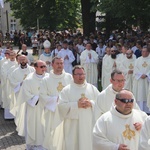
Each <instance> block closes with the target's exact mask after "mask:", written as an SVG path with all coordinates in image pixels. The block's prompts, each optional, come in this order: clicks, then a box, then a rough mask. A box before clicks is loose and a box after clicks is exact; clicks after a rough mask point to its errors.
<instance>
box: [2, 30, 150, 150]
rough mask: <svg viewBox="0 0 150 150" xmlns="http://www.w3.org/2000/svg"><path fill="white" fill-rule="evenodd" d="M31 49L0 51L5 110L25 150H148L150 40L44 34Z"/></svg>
mask: <svg viewBox="0 0 150 150" xmlns="http://www.w3.org/2000/svg"><path fill="white" fill-rule="evenodd" d="M21 34H22V37H24V36H25V34H24V33H21ZM20 41H21V40H20ZM31 43H32V48H33V53H32V54H30V53H29V52H28V51H27V43H25V42H21V43H20V45H19V50H18V52H15V51H14V50H13V46H11V44H10V43H9V42H7V43H6V45H5V47H4V46H2V45H1V50H0V52H1V57H0V74H1V75H0V81H1V82H0V96H1V97H0V100H1V101H0V105H1V107H2V108H3V109H4V118H5V119H14V122H15V124H16V131H17V132H18V135H20V136H24V137H25V141H26V149H27V150H149V149H150V127H149V125H150V124H149V122H150V117H148V114H149V113H150V111H149V108H150V94H149V90H150V86H149V79H150V55H149V52H150V34H148V33H145V34H144V33H140V34H137V35H134V34H133V33H131V32H126V33H124V32H122V33H119V32H113V33H112V34H111V36H110V37H109V39H106V37H105V34H104V33H97V34H94V33H93V34H91V35H90V37H88V38H87V37H83V36H82V34H81V33H71V32H68V31H67V32H62V33H57V32H51V33H50V32H47V31H46V32H44V33H43V32H42V31H41V32H39V34H36V33H33V35H32V36H31ZM37 54H38V59H37V60H35V57H33V55H37Z"/></svg>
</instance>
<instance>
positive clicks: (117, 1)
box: [92, 0, 150, 30]
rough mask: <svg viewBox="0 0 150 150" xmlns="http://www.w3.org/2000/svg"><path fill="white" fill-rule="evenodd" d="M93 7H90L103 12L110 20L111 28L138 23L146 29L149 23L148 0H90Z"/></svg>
mask: <svg viewBox="0 0 150 150" xmlns="http://www.w3.org/2000/svg"><path fill="white" fill-rule="evenodd" d="M92 1H93V2H94V3H95V7H93V8H92V9H93V10H94V9H96V10H99V11H100V12H102V13H105V14H106V16H107V17H109V19H110V20H111V21H112V24H113V25H112V26H111V28H112V29H116V28H118V26H119V27H120V28H124V27H125V26H128V27H131V25H139V26H140V27H141V28H143V30H146V29H147V28H148V27H149V24H150V20H149V18H150V2H149V0H144V1H141V0H99V2H97V0H92Z"/></svg>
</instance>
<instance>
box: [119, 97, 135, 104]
mask: <svg viewBox="0 0 150 150" xmlns="http://www.w3.org/2000/svg"><path fill="white" fill-rule="evenodd" d="M116 99H117V100H119V101H121V102H122V103H133V102H134V99H125V98H122V99H120V98H116Z"/></svg>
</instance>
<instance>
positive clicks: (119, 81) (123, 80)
mask: <svg viewBox="0 0 150 150" xmlns="http://www.w3.org/2000/svg"><path fill="white" fill-rule="evenodd" d="M112 80H113V81H116V82H118V83H121V82H125V81H126V80H125V79H122V80H117V79H112Z"/></svg>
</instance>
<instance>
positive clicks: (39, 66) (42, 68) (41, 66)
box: [34, 60, 46, 75]
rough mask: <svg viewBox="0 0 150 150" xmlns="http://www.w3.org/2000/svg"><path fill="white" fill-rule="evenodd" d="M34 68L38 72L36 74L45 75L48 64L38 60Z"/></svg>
mask: <svg viewBox="0 0 150 150" xmlns="http://www.w3.org/2000/svg"><path fill="white" fill-rule="evenodd" d="M34 67H35V70H36V74H38V75H43V74H44V73H45V71H46V63H45V62H44V61H42V60H37V61H36V62H35V63H34Z"/></svg>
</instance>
